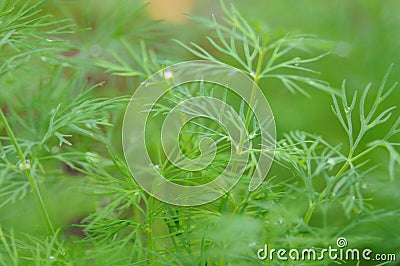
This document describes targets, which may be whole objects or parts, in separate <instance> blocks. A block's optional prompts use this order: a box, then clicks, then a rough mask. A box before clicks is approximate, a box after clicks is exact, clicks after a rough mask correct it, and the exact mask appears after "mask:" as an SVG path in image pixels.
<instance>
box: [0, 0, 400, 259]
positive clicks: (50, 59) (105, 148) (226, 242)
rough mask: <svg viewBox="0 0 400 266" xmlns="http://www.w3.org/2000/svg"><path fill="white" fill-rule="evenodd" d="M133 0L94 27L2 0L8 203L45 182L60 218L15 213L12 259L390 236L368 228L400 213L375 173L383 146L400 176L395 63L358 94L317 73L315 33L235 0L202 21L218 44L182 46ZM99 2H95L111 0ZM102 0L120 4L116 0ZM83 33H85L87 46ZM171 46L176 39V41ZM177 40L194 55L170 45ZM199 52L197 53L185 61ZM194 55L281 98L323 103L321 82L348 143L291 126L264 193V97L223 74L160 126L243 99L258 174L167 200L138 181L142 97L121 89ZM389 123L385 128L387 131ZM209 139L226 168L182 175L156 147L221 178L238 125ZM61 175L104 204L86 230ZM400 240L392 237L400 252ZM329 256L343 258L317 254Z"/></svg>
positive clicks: (149, 255) (230, 251)
mask: <svg viewBox="0 0 400 266" xmlns="http://www.w3.org/2000/svg"><path fill="white" fill-rule="evenodd" d="M117 2H118V4H119V5H120V6H122V8H119V9H118V10H117V11H116V12H117V15H119V16H118V17H119V20H118V22H119V23H116V25H117V26H115V27H114V28H113V26H111V25H114V24H112V23H111V19H109V20H108V21H98V23H99V25H100V26H99V27H100V28H101V25H104V24H105V25H106V26H103V27H104V28H107V31H97V30H96V27H95V29H93V30H90V29H85V30H83V32H82V31H81V30H80V29H79V28H78V27H77V26H75V25H73V23H72V22H71V21H69V20H57V19H54V18H52V17H50V16H49V15H46V14H45V13H44V12H42V11H40V5H41V4H43V3H42V2H37V1H27V2H25V1H11V0H6V1H3V2H2V4H1V6H0V11H1V13H0V16H1V20H2V23H1V24H0V29H1V30H0V39H1V40H0V48H1V51H2V53H1V68H0V78H1V86H2V89H1V92H0V93H1V94H0V95H1V99H0V104H1V106H2V109H1V111H0V114H1V116H0V118H1V119H0V121H1V126H0V130H1V132H2V136H1V139H0V140H1V142H0V145H1V146H0V148H1V154H0V155H1V156H0V198H1V200H2V201H1V202H0V206H1V207H2V208H3V209H4V210H5V211H4V212H2V213H6V212H12V210H13V209H12V208H13V206H21V205H17V204H18V203H19V202H22V203H26V202H27V201H29V199H30V194H31V193H32V194H33V195H34V198H35V204H36V206H39V208H38V209H37V210H38V212H39V213H41V214H42V220H41V221H42V222H39V221H38V223H39V224H45V225H46V226H45V227H46V230H42V229H40V230H31V231H27V230H26V229H25V230H22V229H19V231H20V232H15V230H16V229H15V228H13V227H14V226H13V225H12V224H10V223H7V219H3V218H2V219H1V221H2V223H1V224H0V264H2V265H53V264H55V265H258V264H260V265H262V264H265V263H268V262H265V261H260V260H258V259H257V257H256V251H257V249H258V248H260V247H262V246H263V245H264V243H268V244H269V245H271V246H275V247H285V248H309V247H326V246H328V245H330V244H332V243H335V241H336V239H337V238H338V237H340V236H346V237H347V238H348V239H349V242H350V243H352V245H353V246H354V247H364V246H365V245H368V244H371V243H373V241H374V240H376V238H377V237H379V236H378V235H373V234H371V235H370V236H369V237H368V236H366V235H365V232H368V231H369V230H368V225H370V224H373V223H379V222H384V221H394V222H396V221H397V222H398V219H399V212H398V210H396V208H392V209H390V208H388V209H386V210H385V209H374V205H373V201H371V200H370V199H369V198H367V197H366V195H365V194H367V193H366V192H363V186H365V184H366V183H367V181H366V179H367V178H368V177H369V176H371V175H376V172H377V169H375V168H377V165H376V163H374V162H370V159H371V157H372V156H371V154H376V153H375V152H377V151H379V150H381V151H382V150H386V151H387V155H382V156H387V158H388V159H387V162H388V165H387V167H385V170H387V171H385V172H384V174H382V175H384V176H388V177H387V178H386V179H385V181H384V182H388V183H389V182H391V183H389V184H398V180H397V178H396V175H397V174H398V169H399V165H400V153H399V149H398V146H399V144H398V143H399V142H398V140H399V137H398V134H399V133H400V118H399V115H398V112H397V110H395V108H396V107H397V106H393V107H390V106H389V107H388V105H387V104H386V101H387V100H388V99H389V98H390V97H391V95H393V94H394V91H395V90H396V85H397V84H396V83H394V84H390V83H389V77H390V74H391V73H392V72H394V71H393V70H392V69H391V68H390V69H389V70H388V71H387V72H386V74H385V75H384V77H383V79H382V82H381V84H380V85H378V86H376V85H372V84H369V85H368V86H367V87H366V88H364V89H360V90H359V92H358V93H357V91H355V92H353V93H352V94H351V90H350V91H349V90H348V88H347V85H346V83H345V82H343V84H342V87H341V89H336V88H333V87H331V86H330V85H329V84H328V82H326V81H324V80H323V79H322V78H321V77H320V76H319V73H318V71H316V70H315V69H317V68H318V64H319V61H320V60H321V59H323V58H324V57H325V56H327V55H329V52H325V51H324V50H326V47H331V43H329V42H325V41H321V40H319V39H317V38H315V37H314V36H312V35H302V34H288V33H284V34H282V33H279V32H277V33H276V32H273V31H267V30H262V29H260V28H259V27H257V26H256V25H254V24H252V23H250V22H249V20H248V18H247V17H245V16H243V15H242V14H241V12H239V10H238V9H236V8H235V7H234V6H233V5H230V4H227V3H225V2H221V11H222V14H223V15H222V16H221V17H217V16H212V17H211V19H205V18H200V17H195V16H190V18H191V19H192V20H193V21H194V22H197V23H200V25H202V26H203V27H204V28H206V29H207V33H208V34H209V36H208V37H206V40H207V43H204V42H202V41H201V42H200V43H197V42H189V43H188V42H186V41H183V40H180V39H179V38H175V39H174V43H172V42H168V38H170V37H171V36H163V35H162V34H158V33H159V32H161V31H162V30H163V29H164V28H163V26H162V24H161V23H158V22H154V21H152V20H150V19H148V18H147V17H146V16H145V14H144V10H145V7H144V6H139V5H136V4H135V5H134V4H129V3H128V2H126V1H117ZM113 4H114V3H113ZM89 5H90V6H91V7H94V6H95V5H96V2H94V1H93V2H90V3H89ZM98 8H99V10H98V11H99V12H100V13H101V14H106V13H107V11H108V8H110V6H109V5H108V4H105V5H104V6H102V7H98ZM126 10H130V11H132V13H134V14H137V16H138V19H137V22H138V25H137V27H135V28H134V29H133V30H132V31H129V30H127V29H126V27H123V25H125V26H126V25H127V24H129V23H127V21H128V18H129V17H130V16H129V12H127V13H124V11H126ZM72 16H73V15H72ZM111 18H114V17H113V16H112V17H111ZM101 22H103V24H102V23H101ZM96 26H98V25H96ZM146 31H147V32H151V33H147V32H146ZM153 33H154V34H153ZM155 33H157V34H155ZM76 36H78V37H81V38H83V39H80V40H78V41H76V40H75V39H74V38H78V37H76ZM82 36H83V37H82ZM172 37H173V36H172ZM85 38H87V39H85ZM137 39H141V40H140V41H137ZM93 40H96V41H98V42H99V43H100V44H101V46H99V45H98V44H95V43H94V41H93ZM79 41H81V42H82V43H79ZM157 41H159V42H161V43H162V42H168V47H167V49H166V48H165V47H161V46H159V45H157ZM96 45H97V46H96ZM170 47H172V48H171V49H176V51H178V52H176V53H174V52H173V53H168V51H169V50H168V49H169V48H170ZM178 47H180V48H178ZM99 49H100V50H99ZM179 49H181V50H179ZM183 50H186V51H187V52H188V53H189V54H190V56H188V57H185V56H182V55H181V53H182V52H183ZM76 51H80V53H79V54H78V55H77V56H74V55H73V56H70V53H72V54H74V53H75V52H76ZM187 59H205V60H210V61H214V62H221V63H226V64H229V65H232V66H235V67H237V68H238V69H240V70H242V71H243V72H244V73H246V74H247V75H248V76H249V77H250V78H251V79H253V81H254V82H255V83H256V84H258V85H259V86H260V87H261V88H262V89H263V91H264V93H265V94H266V95H267V96H268V95H269V94H270V95H271V97H273V94H271V93H270V90H271V88H270V87H269V84H271V83H272V84H279V85H277V86H276V87H277V88H279V89H284V88H285V89H287V90H289V91H290V92H292V93H300V94H302V95H305V96H308V97H310V98H312V96H313V93H315V92H316V91H319V92H321V93H324V94H327V95H329V96H330V97H331V102H330V104H331V111H332V112H333V114H334V116H335V117H336V119H337V122H336V123H337V125H338V126H341V127H342V128H343V130H344V132H345V135H346V138H345V139H343V140H342V141H341V143H332V142H330V141H328V140H325V139H324V137H323V136H320V135H316V134H314V133H313V132H306V131H300V130H293V131H290V132H278V133H279V134H278V136H279V138H278V140H277V143H276V145H277V146H276V150H275V162H274V166H273V168H272V170H271V172H270V174H269V177H268V178H267V179H266V181H265V182H264V183H263V184H262V185H261V186H260V187H259V188H258V189H257V190H255V191H252V192H249V191H248V184H249V181H250V177H251V173H252V171H254V169H255V167H256V164H257V158H259V154H260V153H261V152H265V151H264V150H263V149H260V148H258V146H257V143H258V142H257V141H259V139H258V136H259V134H260V132H259V130H260V128H259V126H258V125H257V121H256V119H255V118H254V116H253V114H252V112H251V110H250V108H248V106H247V105H246V104H245V103H244V102H243V100H241V99H236V98H235V97H234V96H233V95H228V92H227V91H224V90H223V92H222V93H218V90H217V89H215V88H214V87H213V86H209V85H207V84H200V89H198V87H195V86H193V87H190V86H189V85H188V86H182V87H179V88H176V89H174V90H173V91H171V92H170V93H169V94H168V95H167V97H166V99H164V101H160V102H158V104H157V105H156V106H155V109H154V110H151V112H153V117H154V119H155V124H157V122H158V121H157V120H156V119H157V118H158V117H160V116H161V117H162V116H163V115H164V114H165V113H167V112H169V111H170V110H171V109H172V108H173V106H174V104H176V103H177V102H179V101H180V100H182V99H188V98H191V97H195V96H215V97H221V99H224V100H225V101H228V100H229V101H231V102H232V103H233V105H234V108H235V110H236V111H237V112H238V113H239V116H240V117H241V118H242V119H243V121H246V123H245V125H246V126H247V130H248V131H249V132H251V134H252V137H253V139H252V141H253V143H254V145H253V146H251V148H250V150H249V151H248V152H249V154H250V158H251V160H250V161H249V163H248V166H247V168H246V171H245V174H244V176H243V177H242V179H241V180H240V182H239V183H238V184H237V185H236V186H235V188H234V189H233V190H232V191H230V192H228V193H227V194H226V195H224V196H223V197H222V198H220V199H218V200H216V201H214V202H211V203H208V204H205V205H202V206H195V207H180V206H173V205H169V204H166V203H163V202H160V201H158V200H156V199H154V198H152V197H151V196H149V195H148V194H147V193H145V191H144V190H143V189H142V188H141V187H140V186H139V185H138V184H137V183H136V182H135V181H134V179H133V178H132V175H131V173H130V172H129V169H128V167H127V165H126V163H125V160H124V158H123V155H122V152H121V147H120V145H119V144H116V143H119V142H120V137H119V135H120V130H119V127H120V126H121V124H120V123H121V119H122V114H123V110H124V108H125V106H126V104H127V103H128V101H129V94H130V93H131V92H132V91H124V93H120V90H121V87H125V86H130V87H137V86H138V85H139V84H140V83H141V82H143V81H144V80H145V79H146V78H147V77H149V76H150V75H151V74H152V73H154V72H156V71H158V70H160V69H162V68H163V67H164V66H165V65H170V64H172V63H175V62H179V61H183V60H187ZM382 74H384V73H382ZM96 75H97V76H100V77H103V78H104V77H105V78H104V79H107V84H104V83H98V82H96V81H93V79H91V77H97V76H96ZM25 77H26V78H25ZM88 77H89V78H88ZM94 80H97V79H96V78H94ZM121 84H122V85H121ZM375 87H376V89H375ZM103 88H106V89H111V88H112V89H114V90H115V91H117V92H115V93H112V92H110V91H105V90H104V89H103ZM124 94H126V95H124ZM350 95H351V96H350ZM293 97H294V96H293ZM17 99H21V100H17ZM269 100H271V99H270V98H269ZM272 100H273V99H272ZM310 101H311V100H310ZM326 108H327V109H329V106H328V104H327V106H326ZM379 127H382V128H383V129H382V130H379V131H377V130H376V128H379ZM278 130H279V129H278ZM371 132H373V133H374V134H371ZM205 136H207V137H211V138H213V139H214V140H215V141H216V142H217V143H218V145H219V146H218V154H217V157H216V160H215V161H214V162H213V163H214V164H213V167H211V168H208V169H207V170H206V171H205V172H203V173H200V174H198V175H196V174H193V173H187V172H183V171H180V170H179V169H176V168H174V167H172V165H171V164H170V163H169V162H168V160H166V158H165V156H163V154H162V152H160V146H158V145H157V139H156V138H154V142H152V144H153V145H152V146H151V147H149V148H150V150H151V152H152V157H153V158H152V159H153V161H154V163H155V164H156V165H157V167H158V169H159V171H160V172H161V173H162V174H163V175H164V176H167V177H170V178H172V179H174V181H175V182H178V183H179V182H182V183H185V184H188V183H189V184H190V183H191V182H192V183H194V184H198V182H204V177H209V176H216V175H218V174H219V173H220V172H221V170H222V169H223V167H224V165H225V164H226V163H227V161H229V154H227V153H226V150H227V147H228V146H229V136H228V135H227V133H226V132H224V130H222V129H221V128H220V127H218V125H216V124H213V123H210V121H207V120H201V119H200V120H194V121H191V122H190V123H188V124H187V125H185V127H184V128H183V130H182V132H181V136H180V139H179V141H180V143H179V146H180V148H181V149H182V150H183V152H184V153H185V154H186V155H187V156H188V157H193V158H195V157H196V156H198V155H199V150H198V149H197V146H196V145H194V144H195V143H198V140H199V139H201V138H203V137H205ZM153 137H154V136H153ZM371 137H372V139H371ZM379 154H381V153H379ZM379 173H380V174H381V173H382V172H379ZM71 180H72V181H71ZM396 182H397V183H396ZM55 184H61V186H65V187H68V189H69V190H77V191H79V194H70V196H76V197H78V200H77V201H73V203H74V204H78V205H79V204H80V201H90V202H91V203H90V204H89V206H87V207H85V209H84V210H82V211H80V212H77V213H73V216H78V215H83V216H79V220H75V221H74V222H73V223H74V225H73V226H72V227H71V226H70V225H69V224H70V223H71V221H68V223H69V224H65V221H62V220H59V219H57V214H58V215H59V214H60V213H61V212H60V211H57V210H54V207H53V205H54V204H55V203H54V202H52V200H53V201H54V198H52V197H50V196H49V195H48V194H49V193H46V192H47V191H52V190H54V187H57V185H55ZM55 191H57V190H55ZM44 195H45V196H44ZM78 195H79V196H78ZM53 197H54V196H53ZM58 204H60V205H61V206H63V205H62V203H60V202H58ZM64 206H66V207H71V206H68V205H64ZM35 210H36V209H35ZM338 213H339V214H342V213H343V214H344V215H338ZM3 221H4V225H3ZM14 221H15V217H14ZM360 228H361V229H363V230H360V231H357V229H360ZM392 230H394V231H395V229H394V228H392ZM395 232H397V233H398V231H395ZM397 240H398V234H397ZM395 241H396V238H395V239H394V242H393V243H392V242H390V241H388V243H387V246H382V248H384V250H388V251H391V252H395V253H396V254H398V253H399V250H398V246H396V245H398V243H397V244H396V242H395ZM376 247H380V246H379V245H377V246H376ZM393 249H395V250H394V251H393ZM282 263H284V262H282ZM308 263H310V264H312V263H313V262H308ZM322 263H324V264H330V263H332V262H331V261H328V260H326V261H323V262H321V261H319V262H316V264H317V265H319V264H322ZM288 265H290V263H288Z"/></svg>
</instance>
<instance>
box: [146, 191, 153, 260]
mask: <svg viewBox="0 0 400 266" xmlns="http://www.w3.org/2000/svg"><path fill="white" fill-rule="evenodd" d="M147 204H148V205H147V217H148V219H149V228H148V232H147V242H148V243H147V245H148V248H149V250H153V247H154V245H153V197H152V196H150V197H149V200H148V202H147ZM153 262H154V255H153V254H152V253H150V254H149V265H153Z"/></svg>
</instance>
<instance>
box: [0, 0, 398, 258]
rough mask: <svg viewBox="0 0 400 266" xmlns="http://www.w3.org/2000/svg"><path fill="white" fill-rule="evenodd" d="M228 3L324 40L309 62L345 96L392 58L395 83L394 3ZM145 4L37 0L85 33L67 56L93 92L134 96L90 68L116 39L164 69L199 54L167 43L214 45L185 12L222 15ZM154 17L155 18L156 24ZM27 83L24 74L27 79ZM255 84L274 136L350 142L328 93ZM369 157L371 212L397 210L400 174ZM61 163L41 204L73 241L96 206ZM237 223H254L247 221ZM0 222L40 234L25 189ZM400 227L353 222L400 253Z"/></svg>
mask: <svg viewBox="0 0 400 266" xmlns="http://www.w3.org/2000/svg"><path fill="white" fill-rule="evenodd" d="M232 2H233V3H234V4H235V6H236V7H237V9H238V10H240V12H241V13H242V14H243V16H244V17H245V18H246V19H247V20H248V21H249V22H250V23H252V24H253V25H256V27H257V28H259V29H260V30H264V31H265V32H269V31H271V32H282V33H286V32H290V33H306V34H313V35H315V36H317V37H318V38H321V39H323V40H326V41H327V42H326V43H329V44H327V45H326V46H327V47H328V50H330V52H331V54H330V55H329V56H327V57H325V58H323V59H322V60H321V61H318V62H315V63H312V65H313V68H314V69H316V70H318V71H320V72H321V75H320V78H321V79H322V80H326V81H328V82H329V83H330V84H331V86H332V87H334V88H338V89H339V88H340V87H341V84H342V81H343V80H346V84H347V88H348V89H349V90H348V91H349V93H350V94H351V93H354V91H355V90H358V91H359V92H361V91H362V90H363V89H364V88H365V86H366V85H367V84H368V83H369V82H372V83H373V88H374V89H376V88H377V87H378V85H379V83H380V81H381V80H382V77H383V75H384V74H385V72H386V71H387V69H388V67H389V66H390V65H391V64H392V63H393V64H394V68H393V71H392V73H391V75H390V77H389V84H391V83H393V82H394V81H397V80H399V77H400V75H399V74H400V66H399V63H400V15H399V11H400V1H397V0H386V1H376V0H375V1H374V0H352V1H347V0H330V1H327V0H325V1H320V0H307V1H306V0H300V1H299V0H274V1H269V0H263V1H260V0H248V1H238V0H237V1H232ZM144 3H145V2H142V1H138V0H132V1H128V0H116V1H115V0H89V1H78V0H76V1H73V0H48V1H45V2H44V4H43V5H42V6H41V9H43V12H44V13H50V14H53V15H54V16H55V17H56V18H59V19H62V18H69V19H72V21H73V22H74V23H75V24H76V25H77V28H79V29H83V30H82V31H81V32H79V33H77V34H76V35H74V36H73V37H70V36H68V37H67V38H70V41H71V43H72V44H73V45H75V46H76V50H74V51H73V52H72V53H71V55H70V57H71V58H72V61H73V60H75V59H76V60H77V62H79V64H80V69H79V74H80V75H81V76H82V77H83V78H84V79H86V80H88V81H89V82H90V83H94V82H100V81H106V86H104V87H102V88H101V89H99V90H96V92H95V93H96V95H97V96H108V97H116V96H122V95H131V94H132V93H133V91H134V90H135V88H136V87H137V86H138V84H139V83H140V81H141V80H139V79H138V78H135V77H118V76H113V75H111V74H110V73H107V72H105V71H104V70H103V69H101V68H99V67H97V66H95V62H97V60H98V59H99V58H108V56H109V54H110V53H111V52H112V51H118V49H121V46H120V45H121V44H120V39H121V38H123V39H124V40H126V41H127V42H128V43H129V44H132V45H133V46H139V45H140V41H141V40H144V41H145V42H146V44H147V46H148V47H150V48H151V49H153V50H154V51H155V53H156V55H157V56H158V58H159V60H160V61H162V62H165V64H166V65H167V64H169V63H171V62H180V61H185V60H190V59H195V58H194V57H193V56H192V55H190V54H189V53H188V52H186V51H185V50H184V49H183V48H181V47H179V45H177V44H176V43H174V42H173V41H172V39H179V40H181V41H183V42H185V43H188V42H195V43H200V44H204V45H205V46H206V47H208V48H209V49H212V48H211V47H210V46H209V45H208V44H207V40H206V39H205V37H206V36H208V35H209V34H210V32H208V30H207V29H205V28H204V27H202V26H201V25H199V24H198V23H196V22H194V21H191V20H190V19H188V18H187V17H185V16H184V13H189V14H194V15H197V16H204V17H208V18H209V17H210V15H211V14H215V16H216V17H217V19H218V18H219V16H220V15H221V9H220V6H219V3H218V1H210V0H207V1H200V0H192V1H190V0H186V1H184V0H152V1H150V2H148V5H147V6H145V7H143V8H144V9H141V8H142V6H143V4H144ZM154 20H160V21H158V22H154ZM207 45H208V46H207ZM37 64H41V67H43V69H47V68H51V66H50V65H46V63H45V62H41V63H40V62H39V63H37ZM28 67H29V66H28ZM22 71H23V70H22ZM49 73H50V72H49ZM50 75H51V74H46V72H45V71H43V72H41V73H38V74H37V75H36V76H35V75H32V79H33V80H34V81H35V80H39V79H41V78H46V77H47V78H48V77H49V76H50ZM13 79H15V77H5V78H3V80H2V84H12V83H13V82H14V81H13ZM32 82H33V81H32V80H26V84H30V83H32ZM261 87H262V89H263V91H264V93H265V95H266V96H267V98H268V101H269V103H270V105H271V108H272V111H273V112H274V115H275V121H276V125H277V135H278V138H281V137H282V136H283V133H286V132H289V131H292V130H304V131H307V132H310V133H313V134H317V135H321V136H323V137H324V139H326V140H327V141H329V142H330V143H331V144H332V145H338V144H340V143H343V145H344V147H346V144H347V143H346V134H345V132H344V131H343V129H342V128H341V127H340V124H339V122H338V121H337V119H336V118H335V117H334V115H333V113H332V110H331V104H332V101H331V96H330V95H328V94H327V93H324V92H321V91H317V90H314V89H310V90H311V91H310V94H311V97H305V96H303V95H301V94H293V93H291V92H289V91H288V90H287V89H285V88H284V87H283V86H282V84H280V83H277V82H269V81H265V82H263V83H262V84H261ZM20 93H21V92H16V93H15V94H14V92H11V91H7V92H5V91H4V92H3V93H2V99H1V103H2V104H4V103H7V105H10V106H13V101H15V104H14V107H16V109H17V110H18V105H19V104H18V102H17V101H16V100H15V99H14V98H13V96H15V95H18V94H20ZM22 94H23V92H22ZM399 101H400V90H399V89H397V90H395V92H394V93H393V95H392V96H391V97H390V99H389V100H388V101H387V102H386V103H385V106H397V107H398V105H399ZM394 116H397V117H398V116H399V112H398V110H395V112H394ZM117 117H118V116H117ZM119 118H121V117H120V116H119ZM116 123H117V124H116V126H115V127H114V128H113V129H111V133H110V134H113V135H114V137H113V138H114V142H113V145H114V146H113V147H112V148H113V149H114V150H116V151H118V152H117V153H119V154H121V153H122V152H121V144H120V143H119V140H120V139H119V138H120V124H118V123H121V119H119V121H118V119H117V122H116ZM384 130H385V126H382V127H380V128H379V129H377V130H375V131H372V132H371V133H370V134H369V135H368V137H367V140H366V142H368V140H370V141H372V140H374V139H375V137H374V136H375V135H379V134H380V133H381V132H384ZM21 134H22V135H23V134H24V133H21ZM398 141H399V138H397V142H398ZM90 145H91V144H90V143H83V144H82V146H84V147H88V150H91V149H92V147H91V146H90ZM93 149H94V150H95V149H96V148H93ZM99 149H100V150H102V148H99ZM103 150H104V149H103ZM369 159H370V160H371V162H372V163H373V164H377V165H378V168H377V169H375V170H374V171H373V173H372V174H371V175H370V176H368V178H367V179H366V180H365V184H366V185H365V191H364V193H365V195H366V198H371V200H370V201H369V204H371V208H372V209H374V210H377V209H384V210H386V211H390V210H398V209H399V207H400V179H399V178H398V176H396V178H395V179H394V180H393V181H391V180H390V179H389V177H388V175H387V171H386V163H387V160H388V156H387V154H386V153H384V152H382V151H380V150H377V151H376V152H374V153H372V155H371V156H370V158H369ZM60 167H64V168H62V169H61V171H62V172H63V173H62V174H61V175H60V176H61V178H60V179H58V180H54V181H50V182H46V185H45V186H42V190H43V194H44V197H45V202H46V203H47V206H48V207H49V212H50V215H51V217H52V218H53V219H54V221H55V223H56V225H57V226H60V227H61V228H62V230H63V231H64V232H65V234H66V235H74V237H76V238H77V239H79V238H80V237H81V235H80V234H81V233H80V232H79V229H77V228H75V227H73V226H72V224H76V223H79V222H80V221H81V220H82V219H83V218H84V217H85V216H87V215H88V214H90V213H91V212H92V211H93V210H94V209H95V208H96V206H94V203H93V201H94V200H93V199H94V196H91V195H85V194H83V193H81V191H79V190H78V189H77V184H79V183H80V182H83V181H82V179H84V177H82V176H79V175H77V174H76V173H74V172H71V170H70V169H68V168H67V167H65V166H60ZM397 170H398V169H397ZM398 172H399V171H397V175H398ZM280 173H282V172H281V170H280V169H279V167H278V166H277V165H274V166H273V168H272V170H271V172H270V175H271V176H274V175H278V176H279V174H280ZM283 178H284V177H283ZM302 200H303V199H302V198H301V197H300V198H291V199H287V201H286V202H285V203H284V204H286V205H287V209H288V210H292V211H293V214H292V215H293V216H296V215H297V213H296V212H298V215H299V216H302V213H304V212H305V211H306V208H307V202H306V201H305V199H304V202H303V201H302ZM336 214H337V215H335V214H333V215H332V216H331V219H333V220H335V219H337V220H338V222H337V223H336V225H337V227H338V228H340V227H343V226H345V225H346V224H347V223H349V221H348V220H346V219H345V218H341V216H342V215H341V211H340V210H338V211H337V213H336ZM315 217H316V218H315V219H314V220H312V222H311V223H312V224H315V225H316V226H318V224H319V223H320V221H318V217H320V216H318V213H317V214H316V216H315ZM243 223H244V224H246V223H249V224H250V225H248V226H253V225H252V224H251V222H249V221H247V220H245V221H243ZM333 223H334V222H333ZM0 224H2V226H4V227H9V228H11V227H12V228H14V230H15V232H16V234H21V233H24V232H29V233H31V234H36V235H40V234H42V233H43V232H44V231H45V228H44V226H43V224H42V222H41V217H40V215H39V212H38V209H37V206H36V202H35V200H34V199H33V197H32V196H31V195H28V196H26V197H25V198H23V199H22V200H20V201H17V202H16V203H13V204H9V205H7V206H5V207H4V208H2V209H0ZM399 225H400V217H399V216H398V215H397V216H395V217H387V218H386V219H385V220H384V221H383V222H382V223H367V224H364V225H362V226H359V227H358V228H356V229H354V235H355V236H356V237H359V236H360V235H362V234H368V232H373V235H374V237H376V239H379V240H378V241H376V242H375V245H376V246H375V247H376V248H377V249H378V250H380V251H382V252H383V251H391V252H396V253H397V254H399V250H400V227H399ZM232 226H234V225H232ZM222 227H224V226H222ZM332 230H334V229H332ZM361 241H362V239H361ZM371 248H374V247H373V246H371ZM394 249H395V250H394ZM78 253H79V252H78Z"/></svg>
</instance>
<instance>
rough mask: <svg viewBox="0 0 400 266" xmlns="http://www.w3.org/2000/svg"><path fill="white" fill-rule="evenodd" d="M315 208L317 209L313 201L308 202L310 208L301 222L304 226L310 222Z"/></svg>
mask: <svg viewBox="0 0 400 266" xmlns="http://www.w3.org/2000/svg"><path fill="white" fill-rule="evenodd" d="M316 207H317V204H316V202H315V201H312V202H310V206H309V207H308V210H307V212H306V215H305V216H304V220H303V221H304V224H308V223H309V222H310V219H311V216H312V215H313V213H314V210H315V208H316Z"/></svg>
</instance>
